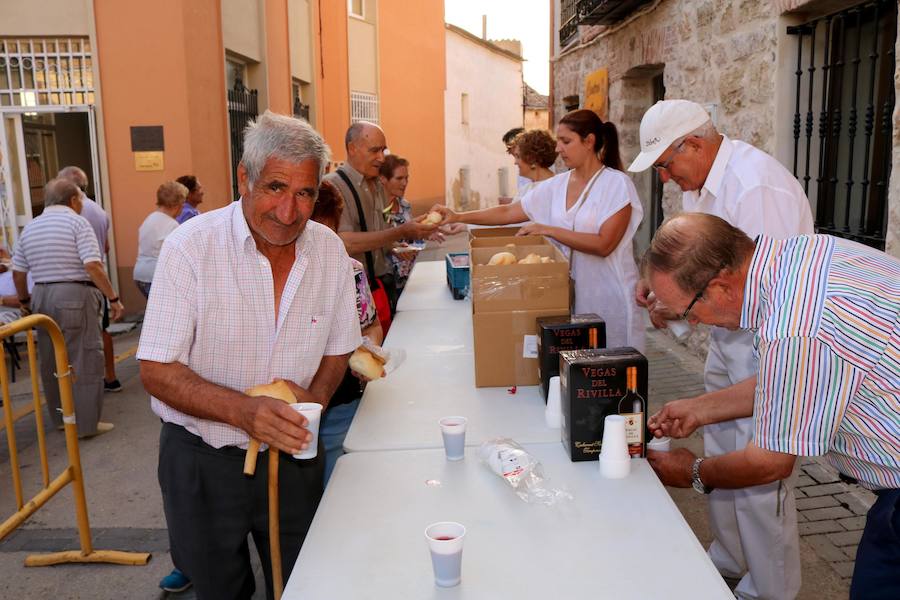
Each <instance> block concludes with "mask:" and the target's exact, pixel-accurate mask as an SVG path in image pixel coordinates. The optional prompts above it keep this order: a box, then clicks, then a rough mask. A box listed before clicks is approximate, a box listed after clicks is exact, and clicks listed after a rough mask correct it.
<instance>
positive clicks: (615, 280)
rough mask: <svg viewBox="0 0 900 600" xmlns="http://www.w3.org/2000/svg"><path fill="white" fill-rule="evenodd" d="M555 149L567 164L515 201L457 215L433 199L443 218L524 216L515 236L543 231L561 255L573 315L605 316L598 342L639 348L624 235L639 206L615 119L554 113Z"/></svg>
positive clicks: (500, 221) (639, 324) (632, 227)
mask: <svg viewBox="0 0 900 600" xmlns="http://www.w3.org/2000/svg"><path fill="white" fill-rule="evenodd" d="M556 140H557V142H556V150H557V151H558V152H559V155H560V157H561V158H562V159H563V161H564V162H565V163H566V166H567V167H569V168H570V169H571V170H569V171H567V172H565V173H560V174H559V175H556V176H554V177H551V178H550V179H547V180H546V181H542V182H540V183H537V184H535V185H534V186H533V187H532V188H531V189H530V190H529V191H528V192H527V193H526V194H525V196H524V197H523V198H522V201H521V202H516V203H513V204H508V205H505V206H495V207H491V208H485V209H482V210H475V211H470V212H465V213H455V212H454V211H452V210H450V209H449V208H447V207H445V206H442V205H437V206H435V207H434V208H433V209H432V210H436V211H438V212H441V213H442V214H443V215H444V223H471V224H476V225H508V224H510V223H520V222H522V221H526V220H531V221H532V222H531V223H528V224H527V225H525V226H523V227H522V228H521V229H520V230H519V233H518V235H544V236H547V237H549V238H550V239H551V240H552V241H553V242H554V243H555V244H556V245H557V246H558V247H559V248H560V250H561V251H562V252H563V253H564V254H566V256H568V258H569V264H570V270H571V273H572V278H573V279H574V280H575V306H574V309H573V311H572V312H573V313H576V314H580V313H595V314H598V315H600V316H601V317H602V318H603V320H604V321H606V341H607V343H606V345H607V346H608V347H610V348H614V347H619V346H632V347H634V348H637V349H638V350H641V351H643V349H644V323H643V321H642V319H641V315H639V314H638V312H637V308H636V306H635V304H634V300H633V296H634V288H635V285H636V284H637V280H638V273H637V266H636V265H635V261H634V256H633V254H632V249H631V240H632V238H633V237H634V233H635V231H637V228H638V226H639V225H640V223H641V218H642V217H643V214H644V211H643V208H642V206H641V201H640V199H639V198H638V194H637V190H636V189H635V187H634V184H633V183H632V182H631V179H630V178H629V177H628V176H627V175H626V174H625V173H623V172H622V160H621V158H620V156H619V136H618V132H617V131H616V127H615V125H613V124H612V123H609V122H604V121H602V120H601V119H600V117H598V116H597V115H596V114H595V113H594V112H593V111H590V110H585V109H582V110H576V111H573V112H570V113H569V114H567V115H566V116H564V117H563V118H562V119H560V122H559V126H558V127H557V130H556Z"/></svg>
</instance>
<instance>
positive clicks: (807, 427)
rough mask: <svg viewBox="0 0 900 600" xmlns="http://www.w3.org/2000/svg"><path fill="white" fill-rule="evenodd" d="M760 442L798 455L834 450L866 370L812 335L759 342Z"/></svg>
mask: <svg viewBox="0 0 900 600" xmlns="http://www.w3.org/2000/svg"><path fill="white" fill-rule="evenodd" d="M759 365H760V369H759V375H758V378H757V383H756V396H755V399H754V406H753V414H754V417H755V420H756V445H757V446H759V447H760V448H764V449H766V450H772V451H775V452H784V453H787V454H794V455H798V456H817V455H822V454H826V453H827V452H828V451H829V450H831V449H832V444H833V441H834V437H835V435H836V434H837V432H838V429H839V427H840V425H841V420H842V419H843V418H844V413H845V411H846V410H847V407H848V405H849V404H850V401H851V400H852V399H853V397H854V395H855V394H856V392H857V390H858V389H859V386H860V384H861V382H862V380H863V378H864V377H865V372H864V371H862V370H860V369H858V368H856V367H854V366H853V365H852V364H850V363H848V362H847V361H845V360H843V359H842V357H840V356H838V355H837V354H835V353H834V352H833V351H832V350H831V349H830V348H829V347H828V346H826V345H825V344H823V343H822V342H821V341H819V340H817V339H815V338H811V337H806V336H791V337H783V338H778V339H775V340H764V339H763V340H760V341H759Z"/></svg>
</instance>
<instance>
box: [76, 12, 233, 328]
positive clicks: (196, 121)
mask: <svg viewBox="0 0 900 600" xmlns="http://www.w3.org/2000/svg"><path fill="white" fill-rule="evenodd" d="M94 15H95V22H96V32H97V42H96V43H97V47H96V53H97V56H98V60H99V67H100V84H101V104H100V107H99V108H100V117H101V118H102V119H103V125H104V130H105V144H106V148H105V150H106V157H107V164H106V168H107V169H108V174H109V184H110V190H109V199H110V202H111V209H112V210H111V212H112V216H113V223H112V226H113V228H114V230H115V232H116V256H117V260H118V276H119V284H120V288H121V289H120V290H119V293H120V295H121V296H122V298H123V301H124V303H125V306H126V307H127V308H128V309H129V312H132V311H134V310H140V309H141V308H142V307H143V297H142V296H141V295H140V293H139V292H138V291H137V288H136V287H135V286H134V283H133V281H132V270H133V268H134V263H135V259H136V256H137V239H138V236H137V231H138V227H140V225H141V223H142V222H143V220H144V218H145V217H146V216H147V215H148V214H150V212H152V211H153V210H154V209H155V205H156V188H157V187H159V184H160V183H162V182H163V181H166V180H171V179H175V178H176V177H178V176H180V175H184V174H186V173H193V174H196V175H197V176H198V177H199V178H200V180H201V181H202V182H203V185H204V187H205V188H206V197H205V200H204V203H203V204H202V205H201V207H200V208H201V210H204V211H205V210H210V209H213V208H218V207H221V206H224V205H225V204H226V203H227V202H229V200H230V187H231V186H230V167H229V162H228V117H227V113H226V108H225V102H224V101H223V99H224V98H225V64H224V55H223V52H222V47H223V46H222V35H221V30H222V28H221V12H220V7H219V0H190V1H185V0H157V2H154V4H153V9H152V10H148V9H147V7H146V6H145V5H143V4H134V3H130V2H120V1H118V0H95V1H94ZM126 24H127V26H124V25H126ZM137 125H162V126H163V135H164V139H165V155H164V160H165V169H164V170H163V171H150V172H139V171H136V170H135V169H134V159H133V155H132V151H131V136H130V127H132V126H137Z"/></svg>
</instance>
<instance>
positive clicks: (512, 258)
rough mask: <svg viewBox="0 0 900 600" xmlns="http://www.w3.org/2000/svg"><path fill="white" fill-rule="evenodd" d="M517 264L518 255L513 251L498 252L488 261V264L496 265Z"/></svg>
mask: <svg viewBox="0 0 900 600" xmlns="http://www.w3.org/2000/svg"><path fill="white" fill-rule="evenodd" d="M514 264H516V255H515V254H513V253H512V252H498V253H497V254H495V255H493V256H492V257H491V260H489V261H488V266H491V267H492V266H495V265H514Z"/></svg>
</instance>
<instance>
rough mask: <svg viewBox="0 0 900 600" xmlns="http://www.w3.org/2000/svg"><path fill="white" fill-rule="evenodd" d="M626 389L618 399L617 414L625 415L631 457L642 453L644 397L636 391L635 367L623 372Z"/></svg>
mask: <svg viewBox="0 0 900 600" xmlns="http://www.w3.org/2000/svg"><path fill="white" fill-rule="evenodd" d="M625 376H626V385H627V388H628V389H627V391H626V392H625V395H624V396H622V399H621V400H619V414H620V415H622V416H623V417H625V441H626V443H627V444H628V454H629V455H630V456H631V458H641V457H642V456H643V455H644V406H645V402H644V399H643V398H642V397H641V395H640V394H638V391H637V367H628V369H627V371H626V372H625Z"/></svg>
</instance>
